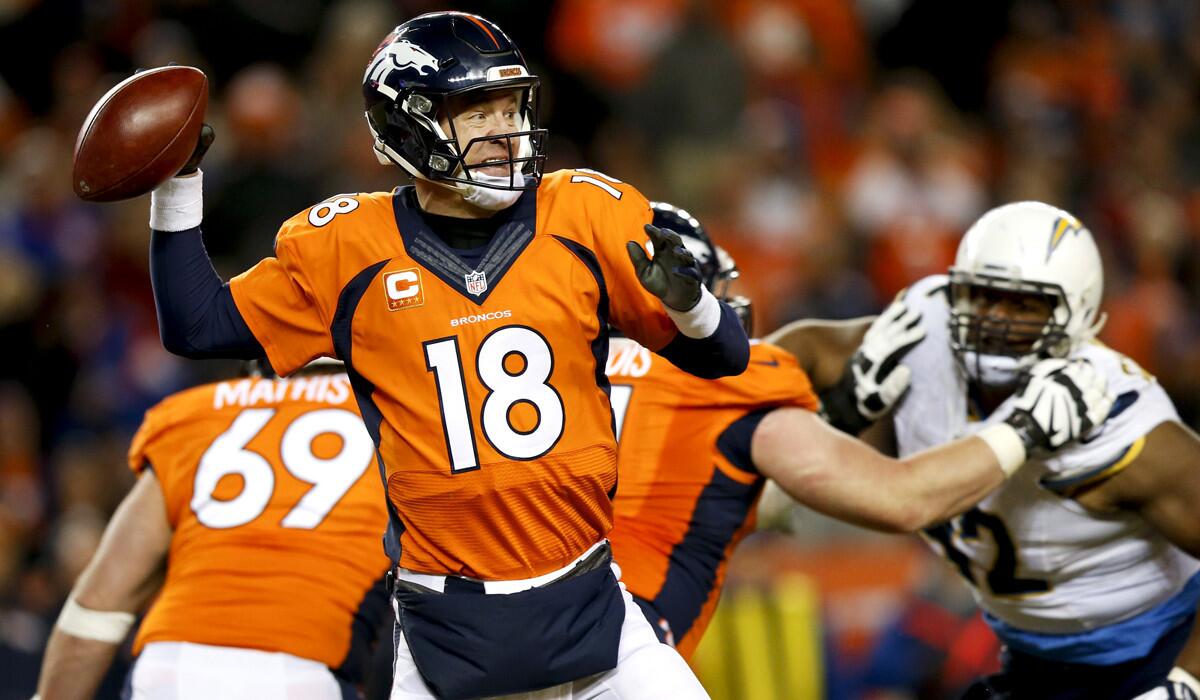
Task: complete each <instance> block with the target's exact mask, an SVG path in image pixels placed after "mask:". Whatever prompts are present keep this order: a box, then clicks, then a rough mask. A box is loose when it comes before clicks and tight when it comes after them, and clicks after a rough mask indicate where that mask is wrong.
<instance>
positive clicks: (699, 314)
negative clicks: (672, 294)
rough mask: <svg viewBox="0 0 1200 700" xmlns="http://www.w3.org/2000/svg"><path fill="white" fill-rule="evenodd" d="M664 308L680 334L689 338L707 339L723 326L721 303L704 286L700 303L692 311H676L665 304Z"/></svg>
mask: <svg viewBox="0 0 1200 700" xmlns="http://www.w3.org/2000/svg"><path fill="white" fill-rule="evenodd" d="M663 308H665V309H666V310H667V315H668V316H670V317H671V320H672V321H674V322H675V326H676V327H677V328H679V332H680V333H682V334H684V335H686V336H687V337H689V338H707V337H708V336H710V335H712V334H713V333H716V332H717V326H719V325H721V302H719V301H717V298H716V297H714V296H713V295H712V292H710V291H708V289H706V288H705V287H704V286H701V287H700V301H698V302H696V305H695V306H693V307H692V308H691V310H689V311H676V310H675V309H672V308H671V307H669V306H667V305H665V304H664V305H663Z"/></svg>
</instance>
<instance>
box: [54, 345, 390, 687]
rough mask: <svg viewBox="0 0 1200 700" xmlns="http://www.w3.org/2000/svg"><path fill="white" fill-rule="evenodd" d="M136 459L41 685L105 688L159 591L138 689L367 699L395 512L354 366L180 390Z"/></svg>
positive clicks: (152, 417) (141, 653) (144, 636)
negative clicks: (121, 648) (363, 692)
mask: <svg viewBox="0 0 1200 700" xmlns="http://www.w3.org/2000/svg"><path fill="white" fill-rule="evenodd" d="M129 464H130V467H131V468H132V469H133V470H134V471H135V472H136V473H137V474H138V480H137V483H136V484H135V485H134V487H133V490H132V491H130V493H129V495H128V496H126V498H125V501H124V502H123V503H122V504H121V507H120V508H119V509H118V510H117V512H116V514H115V515H114V516H113V519H112V521H111V522H110V523H109V525H108V529H107V531H106V532H105V534H104V539H103V541H102V542H101V544H100V549H99V551H98V552H97V554H96V556H95V558H94V559H93V560H92V562H91V564H89V566H88V568H87V569H86V570H85V571H84V573H83V574H82V575H81V576H80V577H79V580H78V581H77V582H76V583H75V588H74V590H73V591H72V592H71V596H70V598H69V599H68V600H67V604H66V606H65V607H64V608H63V612H62V615H61V616H60V617H59V620H58V623H57V625H56V627H55V630H54V633H53V635H52V636H51V638H50V643H49V645H48V647H47V649H46V657H45V661H44V663H43V666H42V675H41V679H40V682H39V684H38V691H39V696H40V697H41V698H42V699H43V700H60V699H70V698H90V697H92V694H93V693H94V692H95V689H96V686H97V685H98V684H99V682H100V680H101V678H102V677H103V675H104V673H105V671H106V670H107V668H108V665H109V663H110V662H111V660H112V657H113V654H114V653H115V651H116V649H117V646H118V645H119V644H120V643H121V642H122V641H123V640H124V639H125V636H126V633H127V631H128V629H129V627H130V626H131V625H132V623H133V620H134V615H135V613H137V612H139V611H140V610H142V609H143V608H144V607H145V605H146V603H147V602H148V601H149V600H150V599H151V598H152V597H153V596H154V595H155V594H156V593H157V594H158V597H157V599H156V600H155V601H154V603H153V604H152V605H151V606H150V611H149V613H147V615H146V617H145V619H144V620H143V621H142V624H141V627H140V628H139V630H138V633H137V637H136V639H135V641H134V648H133V650H134V653H135V654H137V655H138V659H137V662H136V663H135V665H134V667H133V670H132V672H131V685H130V689H131V691H132V697H133V698H157V697H198V698H199V697H209V698H218V697H219V698H248V699H252V700H259V699H260V698H264V697H303V698H314V699H315V698H330V699H339V700H340V699H341V698H344V697H354V696H355V693H356V691H355V690H354V686H355V685H356V684H359V683H361V682H362V681H363V673H364V671H365V668H366V664H367V663H368V661H369V654H370V649H369V646H370V643H371V641H372V640H373V639H374V638H375V636H376V633H377V632H378V630H379V629H380V627H381V624H382V623H383V622H384V621H386V619H387V616H388V614H389V613H388V609H387V597H386V594H385V592H384V589H383V578H384V573H385V572H386V571H387V568H388V561H387V557H385V556H384V555H383V552H381V551H380V549H379V534H380V532H382V531H383V528H384V527H385V523H386V522H387V512H386V509H385V507H384V502H383V493H382V491H383V489H382V486H381V485H380V482H379V479H378V471H377V469H378V466H377V464H376V462H375V459H374V447H373V445H372V444H371V439H370V436H369V435H367V431H366V429H365V428H364V427H363V424H362V419H361V417H360V416H359V414H358V411H357V408H356V406H355V405H354V400H353V396H352V393H351V390H350V380H349V378H348V377H347V376H346V374H345V373H344V371H343V369H342V367H341V366H340V363H335V362H326V363H324V365H322V366H316V367H313V368H310V369H307V370H305V371H304V372H302V373H300V374H299V375H297V376H295V377H293V378H292V379H290V380H285V379H269V378H253V379H252V378H245V379H241V380H229V381H224V382H218V383H215V384H206V385H203V386H199V387H195V388H193V389H189V390H186V391H183V392H180V393H178V394H175V395H174V396H170V397H168V398H166V399H165V400H163V401H162V403H160V404H158V405H157V406H155V407H154V408H152V409H150V410H149V411H148V412H147V413H146V418H145V421H144V422H143V423H142V426H141V428H140V429H139V430H138V433H137V435H136V436H135V437H134V440H133V444H132V445H131V446H130V448H129ZM164 574H165V580H164V578H163V576H164ZM160 587H161V588H160ZM185 690H186V693H185V694H183V695H180V693H184V691H185Z"/></svg>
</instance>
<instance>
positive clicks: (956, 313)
mask: <svg viewBox="0 0 1200 700" xmlns="http://www.w3.org/2000/svg"><path fill="white" fill-rule="evenodd" d="M1001 299H1007V300H1008V301H1009V302H1010V303H1013V304H1018V305H1020V306H1021V307H1023V308H1028V309H1030V313H1028V314H1026V315H1029V316H1032V317H1033V318H1026V319H1021V318H1012V317H1011V316H1009V315H1004V316H1001V315H996V314H993V313H989V309H990V308H991V306H992V304H993V303H995V302H996V301H998V300H1001ZM1038 306H1044V307H1045V309H1046V313H1045V314H1044V316H1043V315H1042V314H1039V313H1036V308H1037V307H1038ZM1071 315H1072V310H1071V305H1070V302H1069V301H1068V298H1067V295H1066V293H1065V292H1064V291H1063V288H1062V287H1061V286H1060V285H1058V284H1054V283H1050V282H1037V281H1027V280H1014V279H1011V278H1008V277H1001V276H996V275H987V274H981V273H972V272H966V271H962V270H953V269H952V270H951V271H950V346H951V348H953V350H954V352H955V356H956V358H957V359H958V361H959V363H960V364H961V365H962V367H963V369H964V370H965V371H966V373H967V376H968V377H970V378H971V379H972V380H975V381H977V382H980V383H982V384H984V385H990V386H1003V385H1008V384H1012V383H1015V382H1016V381H1017V379H1018V376H1019V374H1020V372H1022V371H1025V370H1027V369H1029V368H1030V367H1031V366H1033V364H1034V363H1036V362H1037V361H1038V360H1040V359H1044V358H1049V357H1066V356H1067V354H1069V353H1070V351H1071V348H1072V343H1071V337H1070V334H1069V333H1068V326H1069V324H1070V321H1071Z"/></svg>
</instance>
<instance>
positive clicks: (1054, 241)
mask: <svg viewBox="0 0 1200 700" xmlns="http://www.w3.org/2000/svg"><path fill="white" fill-rule="evenodd" d="M1083 230H1085V229H1084V227H1083V224H1082V223H1080V222H1079V220H1078V219H1076V218H1075V217H1073V216H1060V217H1058V218H1057V219H1055V220H1054V228H1053V229H1052V230H1051V231H1050V247H1049V249H1047V250H1046V260H1049V259H1050V256H1051V255H1053V254H1054V249H1055V248H1058V244H1059V243H1060V242H1062V239H1063V238H1064V237H1065V236H1066V235H1067V234H1068V233H1074V234H1078V233H1079V232H1080V231H1083Z"/></svg>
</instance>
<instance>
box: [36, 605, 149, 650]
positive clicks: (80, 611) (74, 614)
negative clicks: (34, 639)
mask: <svg viewBox="0 0 1200 700" xmlns="http://www.w3.org/2000/svg"><path fill="white" fill-rule="evenodd" d="M133 621H134V615H133V613H127V612H120V611H114V612H101V611H99V610H89V609H88V608H85V607H83V606H82V605H80V604H79V603H76V602H75V597H74V596H71V597H70V598H67V603H66V605H64V606H63V609H62V612H61V613H60V614H59V616H58V622H56V623H54V626H55V627H57V628H59V629H60V630H62V631H63V632H66V633H67V634H69V635H71V636H73V637H80V638H81V639H94V640H96V641H97V642H108V643H109V644H118V643H120V642H121V641H122V640H124V639H125V635H126V634H128V633H129V628H130V627H132V626H133Z"/></svg>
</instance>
